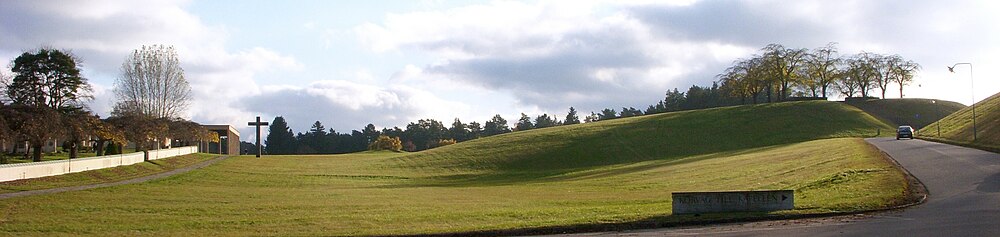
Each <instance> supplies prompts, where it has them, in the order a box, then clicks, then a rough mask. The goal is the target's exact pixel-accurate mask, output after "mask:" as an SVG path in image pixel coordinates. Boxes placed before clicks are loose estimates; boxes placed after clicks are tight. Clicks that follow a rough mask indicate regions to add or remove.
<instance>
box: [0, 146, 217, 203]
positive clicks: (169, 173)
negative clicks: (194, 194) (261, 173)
mask: <svg viewBox="0 0 1000 237" xmlns="http://www.w3.org/2000/svg"><path fill="white" fill-rule="evenodd" d="M226 158H229V156H220V157H216V158H212V159H211V160H207V161H202V162H201V163H197V164H194V165H190V166H187V167H183V168H180V169H175V170H171V171H167V172H163V173H159V174H154V175H150V176H143V177H138V178H134V179H127V180H122V181H117V182H111V183H100V184H88V185H80V186H70V187H60V188H50V189H40V190H30V191H21V192H14V193H3V194H0V199H7V198H15V197H27V196H34V195H42V194H51V193H61V192H69V191H79V190H87V189H95V188H103V187H111V186H118V185H126V184H134V183H141V182H146V181H150V180H156V179H162V178H166V177H170V176H174V175H178V174H183V173H186V172H188V171H192V170H195V169H198V168H201V167H205V166H209V165H212V164H215V163H218V162H219V161H222V160H225V159H226Z"/></svg>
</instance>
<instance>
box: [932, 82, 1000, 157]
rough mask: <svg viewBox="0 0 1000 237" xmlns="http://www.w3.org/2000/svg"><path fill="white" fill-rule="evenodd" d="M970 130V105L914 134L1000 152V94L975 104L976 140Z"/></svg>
mask: <svg viewBox="0 0 1000 237" xmlns="http://www.w3.org/2000/svg"><path fill="white" fill-rule="evenodd" d="M972 127H973V126H972V107H971V106H969V107H966V108H963V109H961V110H959V111H957V112H955V113H952V114H951V115H948V116H947V117H944V118H942V119H941V120H938V121H937V122H935V123H932V124H930V125H927V126H926V127H924V129H921V130H920V131H918V132H917V136H918V137H922V138H929V139H931V140H938V141H944V142H949V143H953V144H960V145H969V146H974V147H979V148H983V149H988V150H993V151H1000V94H995V95H993V96H990V97H989V98H986V99H984V100H982V101H979V103H976V129H978V131H977V134H976V136H977V138H976V139H975V141H973V134H972ZM939 129H940V135H939V132H938V130H939Z"/></svg>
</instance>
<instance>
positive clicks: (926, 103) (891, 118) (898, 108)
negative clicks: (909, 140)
mask: <svg viewBox="0 0 1000 237" xmlns="http://www.w3.org/2000/svg"><path fill="white" fill-rule="evenodd" d="M847 104H849V105H852V106H854V107H858V108H859V109H861V110H863V111H865V112H867V113H868V114H871V115H872V116H875V117H876V118H879V119H882V120H883V121H884V122H886V123H888V124H889V125H894V126H900V125H910V126H913V127H914V128H916V129H922V128H924V127H926V126H927V125H928V124H931V123H933V122H935V121H938V120H939V119H941V118H944V117H945V116H948V115H950V114H952V113H954V112H956V111H958V110H960V109H962V108H965V107H966V106H965V105H962V104H960V103H958V102H953V101H946V100H933V99H919V98H907V99H883V100H879V99H874V100H865V101H855V102H848V103H847ZM890 132H892V131H890Z"/></svg>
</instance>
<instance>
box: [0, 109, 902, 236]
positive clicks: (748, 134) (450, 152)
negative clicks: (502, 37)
mask: <svg viewBox="0 0 1000 237" xmlns="http://www.w3.org/2000/svg"><path fill="white" fill-rule="evenodd" d="M875 128H881V129H887V128H888V126H887V125H885V124H883V123H881V122H879V121H877V120H876V119H874V118H872V117H871V116H868V115H867V114H865V113H863V112H861V111H860V110H858V109H856V108H853V107H850V106H846V105H842V104H839V103H833V102H796V103H784V104H775V105H758V106H742V107H729V108H719V109H711V110H702V111H689V112H681V113H672V114H661V115H653V116H643V117H636V118H627V119H619V120H611V121H604V122H597V123H590V124H583V125H574V126H564V127H556V128H548V129H538V130H531V131H525V132H517V133H512V134H506V135H501V136H495V137H490V138H484V139H480V140H475V141H470V142H465V143H459V144H456V145H451V146H445V147H442V148H438V149H435V150H430V151H425V152H420V153H386V152H376V153H370V152H369V153H357V154H346V155H333V156H266V157H264V158H261V159H256V158H253V157H249V156H241V157H234V158H230V159H227V160H225V161H222V162H220V163H218V164H216V165H213V166H209V167H205V168H203V169H199V170H195V171H192V172H189V173H186V174H183V175H178V176H174V177H170V178H166V179H161V180H157V181H152V182H148V183H144V184H134V185H125V186H117V187H111V188H102V189H94V190H86V191H78V192H70V193H59V194H53V195H43V196H34V197H25V198H12V199H5V200H0V210H4V215H2V216H0V233H7V234H12V235H54V234H99V235H198V236H203V235H237V236H243V235H332V236H341V235H406V234H435V233H454V232H470V231H492V230H510V229H532V228H548V227H559V226H580V225H601V224H608V223H612V224H613V223H636V222H656V223H676V222H682V221H690V220H707V219H726V218H733V217H745V216H760V215H773V214H779V215H780V214H801V213H828V212H839V211H854V210H868V209H872V208H881V207H888V206H894V205H897V204H900V203H902V202H904V200H905V198H906V189H907V187H906V181H905V180H904V176H903V174H902V173H901V172H900V171H899V170H897V169H895V168H894V167H893V166H892V164H890V163H889V162H888V161H886V160H885V159H884V158H883V157H882V156H881V155H880V153H879V152H878V151H877V150H876V149H874V148H873V147H871V146H870V145H868V144H867V143H865V142H864V141H863V140H862V139H860V138H854V137H858V136H871V135H874V133H875V131H874V130H875ZM838 137H847V138H838ZM764 189H794V190H796V204H795V206H796V209H795V210H791V211H781V212H776V213H770V214H768V213H743V214H711V215H702V216H693V215H678V216H674V215H671V213H670V211H671V197H670V193H671V192H675V191H722V190H764Z"/></svg>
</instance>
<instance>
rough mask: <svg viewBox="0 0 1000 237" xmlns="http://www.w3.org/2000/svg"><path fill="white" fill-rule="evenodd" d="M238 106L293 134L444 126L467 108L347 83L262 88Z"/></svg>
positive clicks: (413, 92) (424, 95)
mask: <svg viewBox="0 0 1000 237" xmlns="http://www.w3.org/2000/svg"><path fill="white" fill-rule="evenodd" d="M241 106H243V107H244V108H245V109H246V110H249V111H268V112H267V113H266V114H265V115H266V116H269V117H270V116H283V117H284V118H285V119H286V120H288V123H289V124H290V125H291V126H292V127H293V129H294V130H296V131H303V130H305V129H306V128H308V126H309V125H312V122H314V121H320V122H322V123H324V125H325V126H326V127H328V128H335V129H338V131H339V132H349V131H350V130H352V129H361V128H362V127H364V126H365V125H367V124H368V123H373V124H375V125H377V126H379V127H385V126H402V125H405V124H406V123H408V122H412V121H416V120H417V119H423V118H433V119H438V120H442V121H448V120H445V119H448V118H449V116H450V115H451V114H454V113H455V112H460V111H467V110H468V109H469V108H468V107H467V106H465V105H464V104H461V103H457V102H450V101H447V100H444V99H441V98H439V97H437V96H435V95H434V94H432V93H429V92H426V91H423V90H421V89H416V88H412V87H409V86H391V87H379V86H374V85H368V84H360V83H356V82H350V81H346V80H322V81H315V82H312V83H310V84H309V85H308V86H305V87H298V86H288V85H286V86H265V87H263V89H262V92H261V94H260V95H259V96H253V97H250V98H247V100H246V101H244V103H242V104H241Z"/></svg>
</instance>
